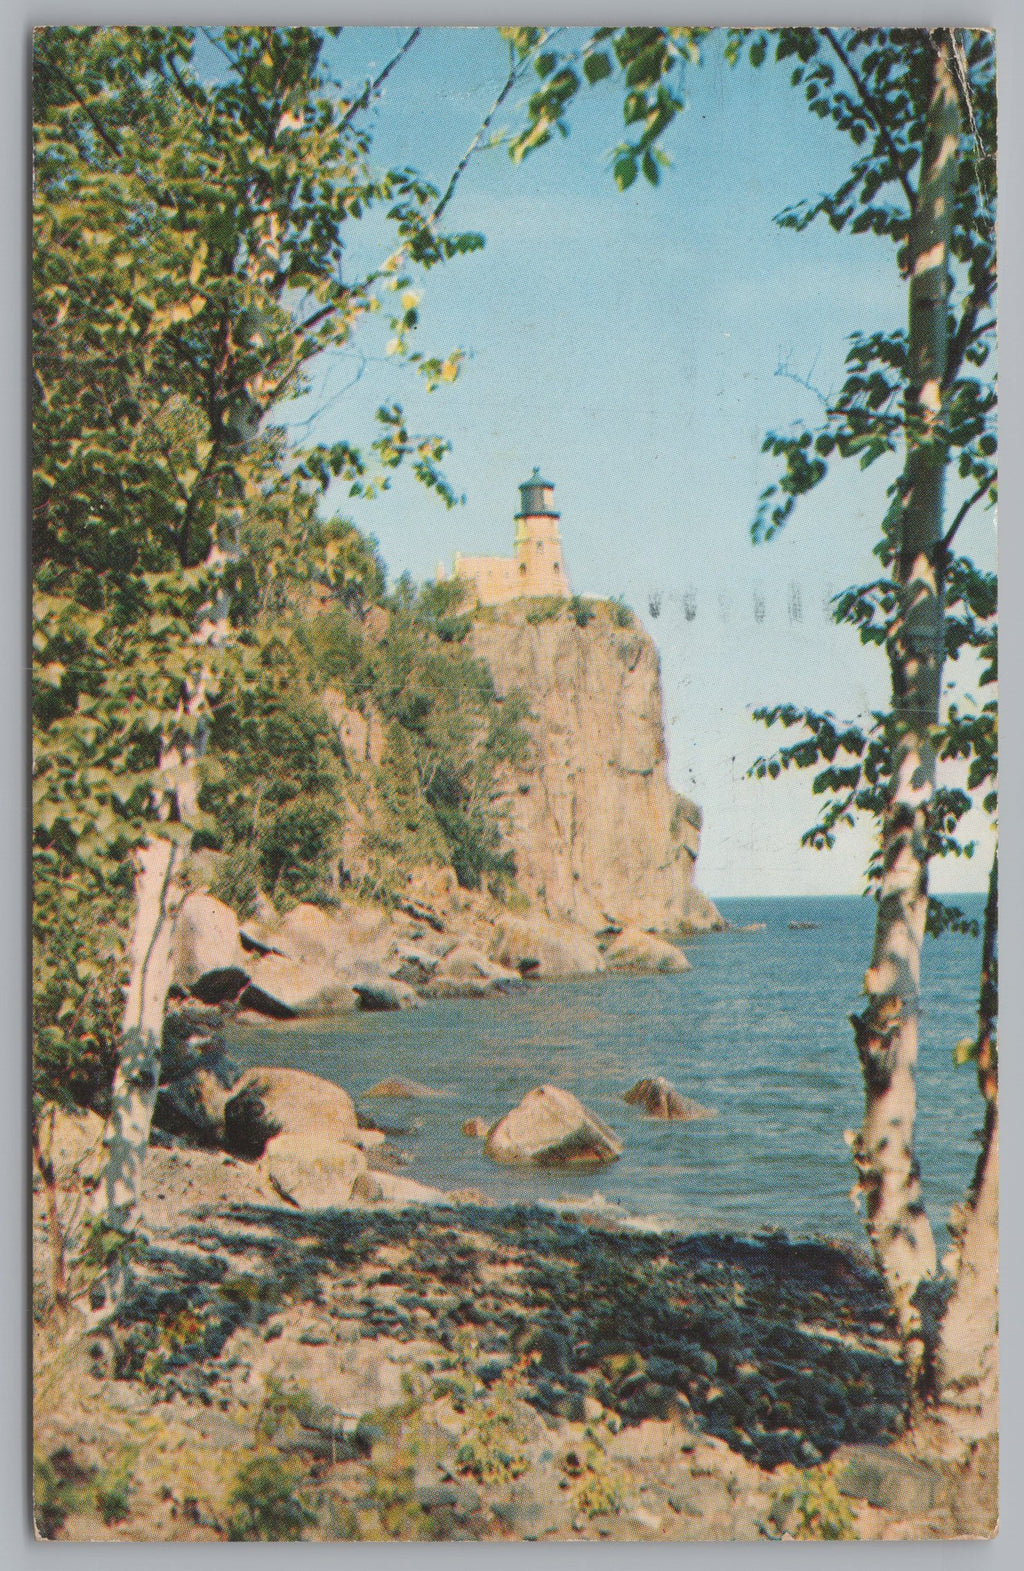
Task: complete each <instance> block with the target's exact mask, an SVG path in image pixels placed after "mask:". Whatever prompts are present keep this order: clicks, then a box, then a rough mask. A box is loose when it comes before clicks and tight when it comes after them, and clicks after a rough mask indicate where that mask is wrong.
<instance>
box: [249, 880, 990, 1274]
mask: <svg viewBox="0 0 1024 1571" xmlns="http://www.w3.org/2000/svg"><path fill="white" fill-rule="evenodd" d="M961 904H963V905H964V907H965V908H966V909H968V910H969V911H970V913H971V914H972V915H977V916H978V917H979V919H980V917H981V914H982V907H983V900H982V898H981V897H980V896H978V897H966V898H964V899H963V900H962V901H961ZM719 905H720V907H721V909H722V912H723V915H724V916H726V918H727V919H728V920H729V921H731V922H734V923H737V924H743V923H748V922H764V923H765V928H764V931H763V932H753V933H736V932H733V933H727V934H707V935H704V936H701V937H699V938H692V939H690V940H689V941H688V942H687V943H686V945H685V946H684V947H685V949H686V953H687V955H688V956H689V959H690V963H691V967H692V969H691V970H690V971H688V972H685V973H683V974H682V975H677V976H653V977H638V976H637V977H634V976H599V977H592V978H586V979H581V980H579V981H572V982H535V983H531V984H530V985H529V987H527V988H525V989H524V990H522V991H517V992H515V993H514V994H509V995H506V996H504V997H500V998H496V999H491V1000H487V1001H479V1000H470V999H454V1000H444V1001H437V1002H431V1003H427V1004H425V1005H424V1006H423V1008H421V1009H418V1010H407V1011H403V1012H402V1013H400V1014H355V1015H351V1016H346V1017H344V1018H342V1019H339V1020H337V1021H332V1022H329V1023H321V1022H317V1023H316V1024H315V1025H310V1024H308V1023H303V1024H302V1025H299V1024H295V1025H290V1026H284V1027H266V1028H262V1029H260V1028H256V1029H252V1028H236V1029H235V1030H234V1032H233V1035H232V1047H233V1051H234V1052H235V1054H236V1056H237V1058H238V1059H239V1060H240V1061H241V1062H242V1063H244V1064H260V1065H276V1066H285V1067H292V1068H300V1069H308V1070H311V1071H313V1072H314V1073H316V1074H319V1075H323V1076H325V1077H326V1078H327V1079H329V1080H332V1081H334V1082H335V1083H336V1084H338V1085H341V1086H344V1087H345V1089H346V1090H347V1091H349V1092H350V1093H351V1095H352V1096H353V1097H354V1098H355V1099H356V1102H357V1103H358V1104H359V1105H360V1106H361V1107H363V1108H364V1109H365V1110H366V1111H367V1112H369V1113H370V1114H371V1116H373V1117H375V1118H378V1119H379V1120H380V1121H381V1122H382V1123H390V1124H394V1125H411V1124H412V1123H413V1122H414V1121H421V1127H419V1128H418V1129H415V1130H410V1132H409V1133H407V1134H403V1135H401V1136H399V1137H397V1143H398V1144H399V1145H400V1147H401V1148H402V1149H403V1150H406V1151H408V1152H409V1153H411V1155H412V1162H411V1165H410V1166H409V1167H408V1168H407V1169H406V1171H407V1172H408V1174H409V1176H410V1177H413V1178H416V1179H418V1180H419V1181H420V1182H422V1183H427V1184H436V1185H438V1186H439V1187H441V1188H444V1189H460V1188H475V1189H478V1190H481V1191H483V1192H484V1193H486V1194H488V1195H492V1196H494V1197H495V1198H496V1199H501V1200H506V1201H510V1200H537V1199H544V1198H547V1199H561V1198H565V1197H572V1198H581V1199H582V1198H584V1197H587V1196H590V1195H592V1194H593V1193H594V1192H595V1191H597V1192H598V1193H599V1194H601V1195H603V1196H604V1197H605V1198H606V1199H608V1200H610V1201H617V1202H619V1203H621V1204H622V1205H624V1206H625V1207H626V1208H627V1209H628V1210H629V1211H630V1212H632V1213H635V1214H637V1215H641V1216H651V1215H655V1216H660V1217H665V1218H669V1219H671V1220H673V1221H674V1222H676V1223H679V1224H681V1225H682V1226H684V1227H686V1228H691V1227H697V1228H701V1229H705V1228H720V1229H729V1230H752V1229H759V1228H764V1227H782V1228H784V1229H786V1231H787V1232H789V1233H790V1234H792V1235H808V1234H811V1233H815V1232H817V1233H826V1234H829V1235H840V1236H847V1237H850V1238H853V1239H856V1240H859V1241H863V1237H864V1235H863V1230H862V1227H861V1224H860V1222H859V1221H858V1219H857V1216H856V1214H855V1212H854V1210H853V1207H852V1205H851V1203H850V1200H849V1191H850V1188H851V1185H852V1182H853V1169H852V1165H851V1162H850V1157H849V1152H848V1150H847V1147H846V1145H845V1143H844V1140H843V1131H844V1129H852V1128H855V1127H857V1126H858V1125H859V1123H860V1120H861V1115H862V1110H863V1091H862V1086H861V1078H860V1069H859V1065H858V1063H857V1058H856V1052H855V1049H854V1045H853V1034H852V1031H851V1029H850V1026H849V1023H848V1020H847V1015H848V1014H849V1012H850V1010H851V1009H854V1008H857V1007H859V1004H858V997H859V994H860V987H861V979H862V977H863V973H864V970H865V967H866V965H867V962H868V957H869V951H870V941H871V932H872V926H873V920H874V905H873V904H872V903H871V902H869V901H866V900H861V899H858V898H856V897H853V898H844V897H833V898H827V899H810V898H805V899H773V900H764V899H761V900H755V899H742V900H741V899H736V900H722V901H720V902H719ZM791 921H806V922H814V923H816V924H817V925H816V926H815V927H813V928H810V929H806V930H800V931H794V930H792V929H790V927H789V923H790V922H791ZM979 958H980V942H979V941H977V940H971V939H966V938H960V937H955V936H946V937H944V938H942V939H940V940H938V941H934V942H933V941H929V942H928V945H927V949H926V953H925V965H924V1014H923V1021H922V1043H921V1056H920V1064H919V1073H918V1097H919V1114H918V1155H919V1157H920V1161H921V1167H922V1173H923V1181H924V1189H925V1200H926V1204H927V1207H928V1212H929V1215H930V1217H931V1220H932V1225H933V1227H934V1228H935V1229H936V1233H937V1242H938V1243H939V1245H940V1248H942V1247H944V1245H945V1241H946V1233H945V1222H946V1220H947V1218H948V1215H949V1209H950V1206H951V1205H952V1204H953V1203H954V1202H955V1201H957V1200H959V1199H960V1198H962V1196H963V1193H964V1188H965V1186H966V1184H967V1181H968V1179H969V1177H970V1174H971V1171H972V1169H973V1164H974V1159H975V1155H976V1152H977V1145H976V1143H975V1142H974V1141H973V1139H972V1131H973V1130H974V1129H975V1128H976V1127H977V1126H978V1124H979V1123H980V1121H981V1104H980V1100H979V1097H978V1093H977V1087H976V1081H975V1078H974V1073H973V1070H971V1069H970V1068H965V1069H955V1068H954V1066H953V1062H952V1048H953V1046H954V1044H955V1043H956V1041H957V1040H958V1039H959V1038H960V1037H962V1036H966V1035H973V1033H974V1031H975V1029H976V1009H977V991H978V963H979ZM653 1074H659V1075H664V1076H665V1077H666V1078H667V1079H668V1080H670V1081H672V1083H673V1084H674V1085H675V1086H677V1087H678V1089H679V1090H680V1091H681V1092H683V1093H684V1095H686V1096H689V1097H693V1098H694V1099H695V1100H696V1101H698V1102H701V1103H703V1104H704V1105H705V1106H709V1107H713V1108H715V1109H717V1114H718V1116H717V1117H716V1118H713V1119H706V1120H702V1121H700V1122H694V1123H664V1122H661V1121H659V1120H654V1119H649V1118H646V1117H644V1116H643V1115H642V1114H641V1113H639V1112H638V1111H637V1110H635V1109H634V1108H632V1107H628V1106H627V1105H626V1104H625V1103H624V1102H623V1100H622V1097H623V1093H624V1092H625V1091H626V1090H628V1088H629V1087H630V1086H631V1085H632V1084H633V1083H634V1082H635V1081H636V1080H637V1079H639V1078H640V1077H641V1076H642V1075H653ZM391 1075H402V1076H405V1077H406V1078H408V1079H412V1080H417V1081H421V1082H423V1083H424V1084H426V1085H428V1086H431V1087H433V1088H435V1089H436V1090H437V1091H439V1092H441V1093H443V1094H442V1095H441V1096H439V1097H437V1098H432V1099H430V1100H420V1101H416V1102H404V1101H402V1102H400V1101H390V1100H388V1101H384V1100H376V1099H371V1100H365V1101H364V1100H363V1093H364V1092H366V1091H367V1090H368V1089H369V1088H370V1087H371V1086H372V1085H374V1084H375V1083H376V1082H377V1081H379V1080H381V1079H382V1078H384V1077H385V1076H391ZM543 1082H550V1083H552V1084H555V1085H559V1086H564V1087H566V1088H567V1089H568V1090H570V1091H573V1092H575V1093H576V1095H577V1096H578V1097H579V1098H580V1099H581V1101H583V1102H584V1103H585V1104H586V1105H587V1106H588V1107H589V1108H591V1109H592V1110H593V1111H594V1112H595V1113H598V1114H599V1115H600V1116H601V1117H602V1118H603V1119H604V1120H605V1121H606V1122H607V1123H609V1124H610V1125H611V1126H612V1127H613V1128H614V1129H615V1130H616V1131H617V1133H618V1134H619V1135H620V1136H621V1138H622V1140H623V1141H624V1143H625V1152H624V1154H623V1156H622V1158H621V1160H620V1161H619V1162H617V1163H615V1164H614V1165H612V1166H610V1167H607V1168H602V1169H597V1170H593V1169H591V1170H588V1171H586V1172H575V1173H574V1172H566V1171H554V1172H552V1171H539V1172H534V1171H530V1170H520V1169H509V1168H503V1167H499V1166H497V1165H496V1164H494V1163H493V1162H491V1161H490V1160H489V1159H488V1158H487V1157H486V1156H484V1154H483V1146H482V1142H480V1141H478V1140H470V1139H468V1138H467V1137H466V1136H464V1135H463V1134H462V1133H461V1125H462V1123H463V1121H464V1120H465V1119H466V1118H468V1117H470V1116H471V1115H473V1114H479V1115H482V1116H483V1117H484V1118H486V1119H488V1120H492V1119H495V1118H498V1117H499V1116H500V1115H501V1114H503V1113H505V1112H507V1111H508V1109H509V1108H510V1107H512V1106H513V1105H514V1104H515V1103H516V1102H518V1101H519V1099H520V1098H521V1097H522V1096H523V1094H524V1093H525V1092H527V1091H529V1090H530V1089H531V1088H532V1087H533V1086H536V1085H540V1084H541V1083H543Z"/></svg>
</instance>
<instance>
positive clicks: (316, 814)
mask: <svg viewBox="0 0 1024 1571" xmlns="http://www.w3.org/2000/svg"><path fill="white" fill-rule="evenodd" d="M308 676H309V673H308V671H307V669H306V668H305V662H304V660H303V658H302V650H301V648H299V647H297V646H296V644H295V641H294V640H291V639H289V638H288V637H287V628H286V627H284V628H280V629H279V630H278V631H277V633H276V636H274V635H271V636H267V637H266V638H265V639H263V640H262V648H261V649H260V655H259V664H258V666H256V668H255V669H250V670H248V671H246V672H244V673H243V674H241V675H236V672H235V671H234V670H232V669H229V670H228V672H227V674H226V678H225V683H224V687H223V690H222V700H221V702H219V703H218V705H217V706H216V708H215V710H214V713H213V717H212V724H211V727H210V733H209V739H208V744H207V753H206V756H205V758H204V760H203V762H202V766H201V774H202V778H203V784H202V788H201V791H200V797H199V801H200V805H201V807H202V808H203V809H204V810H205V811H206V812H207V813H208V814H209V816H210V821H211V823H212V824H213V825H214V826H215V828H213V829H212V830H211V831H207V833H206V834H205V835H204V837H203V838H204V839H206V840H207V842H208V843H213V844H215V845H216V846H217V848H218V849H221V850H223V851H225V852H226V853H227V855H228V858H229V868H230V872H229V873H228V874H226V875H225V876H226V878H230V879H231V880H232V881H234V882H235V883H237V884H238V886H239V893H241V894H242V895H243V896H246V897H247V899H246V903H247V904H252V903H253V900H254V891H253V889H252V888H249V889H247V888H246V872H247V869H249V870H250V871H251V879H252V885H254V886H258V887H259V888H260V889H262V890H264V891H265V892H266V893H267V894H268V895H269V896H270V897H271V899H274V900H277V901H279V902H280V903H281V904H283V905H288V904H289V903H291V904H294V903H295V902H297V901H300V900H309V899H316V898H318V897H320V898H322V897H324V896H330V894H331V893H332V892H333V886H334V882H335V871H334V864H335V862H336V857H337V850H338V844H339V839H340V833H341V828H342V823H343V797H342V782H343V754H342V749H341V744H340V742H339V740H338V737H337V734H336V732H335V730H334V728H333V727H332V726H331V724H330V721H329V720H328V717H327V713H326V711H325V709H324V706H323V702H322V700H321V698H320V697H319V695H317V694H316V693H314V692H312V691H311V690H310V686H309V681H308Z"/></svg>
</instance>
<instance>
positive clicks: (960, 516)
mask: <svg viewBox="0 0 1024 1571" xmlns="http://www.w3.org/2000/svg"><path fill="white" fill-rule="evenodd" d="M994 479H995V475H989V476H988V478H987V479H986V480H983V481H982V483H981V485H980V486H979V487H978V489H977V490H976V491H975V492H974V494H973V496H969V497H968V498H967V501H966V502H964V504H963V506H962V507H961V508H960V511H959V512H958V513H957V515H956V517H955V518H954V520H953V522H952V523H951V524H950V526H949V528H948V529H947V530H946V533H945V534H944V535H943V537H942V545H941V554H942V558H943V560H945V558H946V556H947V555H948V553H949V548H950V546H951V545H952V544H953V540H954V538H955V536H956V532H957V530H958V529H959V528H960V525H961V524H962V523H963V521H964V519H965V518H966V517H967V515H968V513H969V512H970V511H971V508H972V507H973V506H974V504H975V503H976V502H980V501H981V499H982V497H983V496H984V495H985V492H986V491H987V490H988V489H989V487H990V486H991V485H992V482H993V480H994Z"/></svg>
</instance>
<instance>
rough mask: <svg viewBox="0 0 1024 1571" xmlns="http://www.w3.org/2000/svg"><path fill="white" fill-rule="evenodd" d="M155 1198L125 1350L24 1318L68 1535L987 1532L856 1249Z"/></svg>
mask: <svg viewBox="0 0 1024 1571" xmlns="http://www.w3.org/2000/svg"><path fill="white" fill-rule="evenodd" d="M147 1187H148V1188H149V1189H150V1190H151V1194H150V1196H149V1200H148V1206H147V1221H148V1225H149V1228H150V1234H151V1246H150V1250H149V1254H148V1258H147V1260H146V1262H145V1265H144V1268H143V1272H144V1274H143V1275H142V1277H141V1279H140V1283H139V1290H138V1294H137V1297H136V1298H135V1300H134V1302H133V1303H132V1304H131V1305H130V1306H129V1308H128V1309H127V1310H126V1311H125V1313H123V1314H122V1315H121V1317H120V1318H119V1320H118V1322H117V1323H116V1324H114V1325H112V1326H110V1327H108V1328H107V1329H105V1330H103V1331H101V1332H96V1333H94V1334H91V1335H90V1334H87V1333H86V1332H85V1331H84V1330H83V1329H81V1328H80V1326H79V1324H78V1323H77V1322H71V1323H69V1324H68V1325H67V1326H66V1327H65V1328H64V1329H63V1331H60V1330H59V1328H58V1327H57V1326H56V1324H55V1322H54V1320H53V1317H52V1315H49V1316H47V1315H42V1316H41V1317H40V1320H39V1337H38V1357H37V1375H36V1381H37V1392H38V1393H39V1395H38V1400H37V1415H36V1450H37V1517H38V1519H39V1522H40V1528H41V1530H42V1531H44V1532H47V1533H49V1534H50V1535H52V1536H63V1537H96V1536H110V1535H113V1536H116V1537H121V1538H129V1539H141V1538H163V1537H174V1538H180V1537H204V1538H217V1537H228V1536H234V1537H274V1538H280V1537H295V1536H300V1535H301V1536H308V1537H319V1538H339V1537H349V1538H352V1537H364V1538H366V1537H368V1538H382V1537H383V1538H387V1537H395V1538H424V1537H426V1538H451V1537H455V1538H460V1537H472V1538H523V1537H530V1538H536V1537H554V1538H574V1537H583V1538H588V1537H590V1538H592V1537H596V1536H602V1537H611V1538H618V1539H623V1538H626V1539H632V1538H642V1539H655V1540H657V1539H687V1538H689V1539H693V1538H698V1539H723V1538H758V1537H769V1538H773V1537H774V1538H777V1537H782V1536H797V1537H820V1536H826V1537H836V1536H839V1537H879V1536H885V1537H945V1536H955V1535H965V1534H978V1533H981V1532H985V1531H991V1530H992V1520H991V1518H992V1511H993V1507H992V1506H991V1505H989V1506H987V1507H986V1505H985V1495H986V1487H987V1488H988V1494H989V1495H991V1487H990V1486H991V1479H990V1478H989V1474H990V1473H991V1471H992V1466H993V1465H994V1459H993V1458H991V1457H988V1456H987V1454H986V1455H984V1456H979V1457H978V1458H976V1466H975V1473H974V1474H972V1475H971V1476H969V1477H963V1476H960V1475H955V1476H954V1475H952V1474H950V1473H948V1472H943V1471H942V1470H941V1469H940V1468H939V1467H938V1465H937V1464H936V1465H928V1464H927V1463H925V1462H923V1461H921V1460H920V1459H917V1458H914V1457H912V1456H911V1455H909V1454H905V1448H903V1447H902V1446H901V1442H900V1439H899V1437H900V1436H901V1434H902V1432H903V1430H904V1423H905V1389H904V1382H903V1377H902V1372H901V1368H900V1365H899V1363H898V1361H897V1358H896V1356H895V1345H894V1341H893V1335H892V1326H891V1323H890V1320H889V1317H888V1311H887V1306H886V1301H885V1297H884V1294H883V1291H882V1288H881V1284H880V1282H879V1281H878V1279H877V1277H876V1276H875V1275H874V1273H873V1272H872V1270H871V1269H870V1266H869V1265H868V1263H867V1262H866V1260H865V1259H864V1258H863V1257H861V1256H860V1255H859V1254H858V1253H856V1252H855V1251H853V1250H850V1249H846V1248H843V1247H841V1246H838V1245H835V1244H832V1243H827V1242H802V1243H796V1242H790V1241H789V1240H787V1239H786V1238H785V1237H784V1236H783V1235H781V1234H773V1235H765V1236H763V1237H757V1238H746V1239H737V1238H731V1237H725V1236H718V1235H713V1236H712V1235H704V1236H690V1237H682V1236H676V1235H666V1234H656V1233H644V1232H638V1231H636V1230H632V1229H629V1228H626V1227H623V1226H622V1225H621V1224H619V1223H610V1222H609V1221H608V1220H607V1218H605V1217H602V1216H601V1214H600V1211H595V1213H594V1215H592V1216H587V1215H586V1214H579V1213H577V1214H575V1215H573V1216H571V1217H570V1216H568V1215H566V1214H562V1213H558V1212H556V1211H554V1210H548V1209H545V1208H537V1207H534V1208H528V1207H518V1206H517V1207H492V1206H487V1205H484V1204H480V1203H474V1202H473V1201H464V1202H462V1203H459V1204H457V1205H456V1206H454V1207H424V1206H420V1207H409V1208H406V1209H404V1210H400V1211H396V1210H389V1209H373V1210H371V1209H369V1208H350V1209H345V1210H334V1211H322V1212H311V1211H302V1212H299V1211H296V1210H294V1209H292V1208H289V1207H286V1206H284V1205H281V1206H270V1205H267V1204H266V1203H265V1202H264V1201H263V1200H262V1199H260V1198H258V1197H257V1196H256V1192H255V1191H254V1190H253V1189H252V1187H251V1186H250V1185H249V1183H248V1172H247V1164H244V1163H238V1162H233V1161H232V1160H231V1159H229V1158H224V1157H223V1156H216V1155H213V1154H211V1153H202V1152H196V1151H185V1150H172V1151H161V1150H154V1151H153V1152H152V1153H151V1160H150V1164H149V1171H148V1174H147ZM58 1371H62V1372H61V1373H59V1374H58V1373H57V1372H58ZM893 1442H895V1443H896V1444H895V1448H893ZM111 1480H113V1482H111ZM986 1481H987V1482H986ZM104 1502H105V1503H104Z"/></svg>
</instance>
